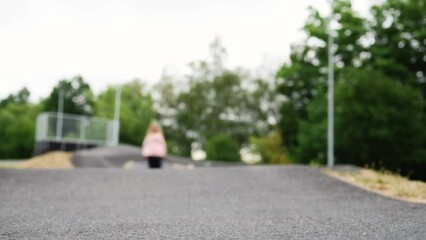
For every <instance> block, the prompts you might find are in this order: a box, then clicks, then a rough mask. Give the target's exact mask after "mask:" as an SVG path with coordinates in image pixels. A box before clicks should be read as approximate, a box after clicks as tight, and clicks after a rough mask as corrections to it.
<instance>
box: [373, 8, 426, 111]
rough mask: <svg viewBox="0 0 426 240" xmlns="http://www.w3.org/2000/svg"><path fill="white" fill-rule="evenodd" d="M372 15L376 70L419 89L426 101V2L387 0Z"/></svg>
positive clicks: (374, 64) (374, 66) (374, 9)
mask: <svg viewBox="0 0 426 240" xmlns="http://www.w3.org/2000/svg"><path fill="white" fill-rule="evenodd" d="M371 13H372V15H373V20H372V21H371V22H370V24H369V25H370V28H371V34H372V35H373V37H374V40H373V41H374V44H372V45H371V47H370V49H368V50H369V51H370V52H371V59H370V63H371V66H372V68H373V69H380V71H382V72H383V73H385V74H386V75H387V76H389V77H392V78H393V79H396V80H398V81H400V82H402V83H405V84H408V85H410V86H412V87H414V88H416V89H419V90H420V91H421V92H422V94H423V98H424V99H426V57H425V56H426V41H425V39H426V20H425V19H426V0H387V1H385V2H384V3H383V4H381V5H376V6H374V7H373V8H372V10H371ZM424 109H425V111H426V105H425V108H424Z"/></svg>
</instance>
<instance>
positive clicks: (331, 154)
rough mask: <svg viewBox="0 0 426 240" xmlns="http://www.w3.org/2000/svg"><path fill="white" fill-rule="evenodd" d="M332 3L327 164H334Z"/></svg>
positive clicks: (331, 4)
mask: <svg viewBox="0 0 426 240" xmlns="http://www.w3.org/2000/svg"><path fill="white" fill-rule="evenodd" d="M328 1H329V3H330V16H329V19H328V129H327V133H328V134H327V135H328V136H327V166H328V167H329V168H332V167H333V166H334V53H333V44H334V39H333V30H332V27H331V24H332V21H333V16H334V9H333V6H334V0H328Z"/></svg>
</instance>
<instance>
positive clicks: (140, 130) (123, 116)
mask: <svg viewBox="0 0 426 240" xmlns="http://www.w3.org/2000/svg"><path fill="white" fill-rule="evenodd" d="M114 101H115V88H114V87H109V88H108V89H107V90H106V91H104V92H102V93H101V94H100V95H99V96H98V98H97V99H96V111H95V112H96V115H98V116H101V117H107V118H113V117H114V116H113V115H114ZM154 117H155V113H154V109H153V102H152V98H151V95H150V94H149V93H147V92H146V90H145V86H144V85H143V84H142V83H141V82H140V81H139V80H134V81H132V82H129V83H126V84H124V85H122V86H121V107H120V136H119V137H120V142H121V143H127V144H133V145H140V144H141V142H142V140H143V138H144V136H145V133H146V129H147V128H148V125H149V124H150V122H151V121H152V120H153V119H154Z"/></svg>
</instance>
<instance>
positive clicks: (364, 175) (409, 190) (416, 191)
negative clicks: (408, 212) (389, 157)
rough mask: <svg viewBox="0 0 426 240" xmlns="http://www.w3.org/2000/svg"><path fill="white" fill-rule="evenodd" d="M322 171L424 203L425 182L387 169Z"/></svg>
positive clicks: (366, 188)
mask: <svg viewBox="0 0 426 240" xmlns="http://www.w3.org/2000/svg"><path fill="white" fill-rule="evenodd" d="M324 173H325V174H327V175H329V176H331V177H334V178H337V179H339V180H341V181H344V182H347V183H349V184H352V185H355V186H357V187H360V188H363V189H365V190H367V191H371V192H375V193H378V194H381V195H383V196H387V197H391V198H396V199H399V200H404V201H409V202H416V203H425V204H426V183H425V182H422V181H413V180H409V179H407V178H405V177H402V176H400V175H398V174H394V173H391V172H388V171H381V172H378V171H374V170H370V169H359V170H357V171H335V170H329V169H326V170H324Z"/></svg>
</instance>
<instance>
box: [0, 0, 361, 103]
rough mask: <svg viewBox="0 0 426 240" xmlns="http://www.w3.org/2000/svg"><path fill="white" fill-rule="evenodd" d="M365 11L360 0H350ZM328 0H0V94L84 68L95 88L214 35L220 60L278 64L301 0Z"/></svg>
mask: <svg viewBox="0 0 426 240" xmlns="http://www.w3.org/2000/svg"><path fill="white" fill-rule="evenodd" d="M353 2H354V3H353V4H354V7H355V8H356V9H357V10H358V11H360V12H361V13H363V14H365V13H366V12H367V8H368V7H367V3H368V2H369V1H368V0H356V1H353ZM309 5H314V6H315V7H317V8H319V9H322V11H324V12H325V11H326V10H327V5H328V1H327V0H297V1H290V0H208V1H207V0H155V1H153V0H117V1H113V0H68V1H64V0H62V1H60V0H37V1H33V0H0V99H2V98H4V97H6V96H7V95H8V94H10V93H13V92H16V91H18V90H19V89H21V88H22V87H24V86H26V87H28V88H29V89H30V91H31V93H32V98H31V99H32V100H33V101H35V100H39V98H40V97H45V96H47V95H48V94H49V92H50V91H51V89H52V87H53V86H54V85H55V84H56V83H57V82H58V81H59V80H60V79H63V78H71V77H73V76H75V75H82V76H83V77H84V78H85V79H86V81H88V82H89V84H90V85H91V87H92V88H93V90H94V92H95V93H98V92H99V91H101V90H103V89H105V88H106V87H107V86H108V85H111V84H117V83H122V82H128V81H129V80H132V79H134V78H139V79H141V80H143V81H146V82H149V83H154V82H156V81H158V79H159V77H160V76H161V72H162V69H163V68H165V67H168V68H174V69H179V68H181V67H183V66H185V65H186V64H187V63H189V62H191V61H194V60H200V59H206V58H207V56H208V45H209V43H210V42H212V40H213V39H214V38H215V36H219V37H220V38H221V40H222V42H223V44H224V45H225V47H226V49H227V50H228V62H227V66H228V67H234V66H242V67H246V68H250V69H255V68H257V67H259V66H260V65H267V66H268V68H269V69H271V70H272V69H276V68H277V67H278V65H280V64H281V63H282V62H284V61H285V60H286V59H287V58H288V54H289V51H290V44H291V43H294V42H295V41H297V40H300V39H301V33H300V28H301V27H302V26H303V23H304V21H305V19H306V16H307V14H308V12H307V7H308V6H309Z"/></svg>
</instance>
